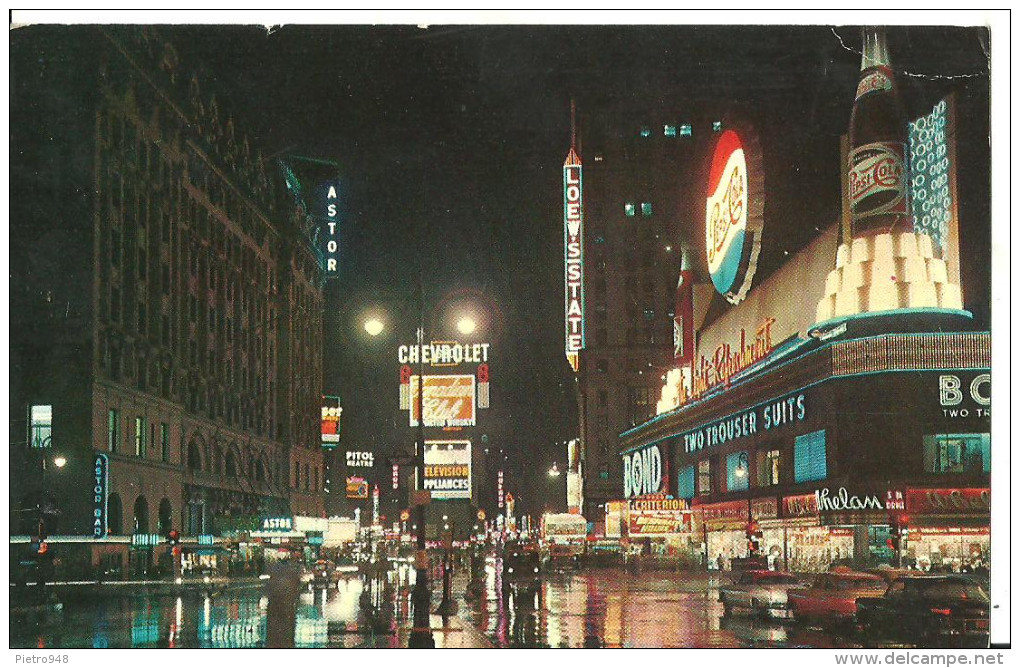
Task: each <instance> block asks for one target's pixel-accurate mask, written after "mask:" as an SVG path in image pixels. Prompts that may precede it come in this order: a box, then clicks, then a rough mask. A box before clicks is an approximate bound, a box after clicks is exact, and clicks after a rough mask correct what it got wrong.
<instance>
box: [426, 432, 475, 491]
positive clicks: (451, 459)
mask: <svg viewBox="0 0 1020 668" xmlns="http://www.w3.org/2000/svg"><path fill="white" fill-rule="evenodd" d="M424 478H425V481H424V485H425V487H424V488H425V490H427V491H429V492H431V493H432V498H433V499H470V498H471V441H461V440H457V441H425V476H424Z"/></svg>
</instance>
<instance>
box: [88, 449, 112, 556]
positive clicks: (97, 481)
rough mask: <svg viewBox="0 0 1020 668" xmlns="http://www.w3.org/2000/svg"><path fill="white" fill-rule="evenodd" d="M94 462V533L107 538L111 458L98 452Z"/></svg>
mask: <svg viewBox="0 0 1020 668" xmlns="http://www.w3.org/2000/svg"><path fill="white" fill-rule="evenodd" d="M92 463H93V466H92V468H93V477H92V535H93V537H95V538H105V537H106V534H107V532H108V531H109V523H108V519H109V499H110V458H109V457H107V456H106V455H105V454H103V453H101V452H97V453H96V457H95V460H94V461H93V462H92Z"/></svg>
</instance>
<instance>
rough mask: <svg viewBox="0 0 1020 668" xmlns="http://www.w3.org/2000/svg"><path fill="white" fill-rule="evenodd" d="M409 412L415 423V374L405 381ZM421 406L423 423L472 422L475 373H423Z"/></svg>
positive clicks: (459, 424)
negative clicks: (407, 384)
mask: <svg viewBox="0 0 1020 668" xmlns="http://www.w3.org/2000/svg"><path fill="white" fill-rule="evenodd" d="M409 390H410V406H409V414H410V421H411V426H412V427H417V426H418V377H417V376H411V378H410V382H409ZM421 404H422V405H421V410H422V411H424V413H425V426H426V427H469V426H472V425H474V424H475V422H476V411H475V377H474V376H471V375H451V376H424V377H423V380H422V401H421Z"/></svg>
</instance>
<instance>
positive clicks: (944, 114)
mask: <svg viewBox="0 0 1020 668" xmlns="http://www.w3.org/2000/svg"><path fill="white" fill-rule="evenodd" d="M909 128H910V204H911V206H910V210H911V212H912V213H913V216H914V230H915V231H916V232H920V233H923V234H927V235H928V236H930V237H931V238H932V241H934V242H935V244H936V246H937V247H938V248H940V249H944V248H945V247H946V242H947V239H948V235H949V225H950V223H951V222H952V218H953V210H954V206H953V191H952V185H951V183H950V179H951V177H952V174H953V170H954V168H955V165H953V164H951V159H952V151H950V148H949V141H950V136H951V133H952V124H951V123H950V108H949V105H948V104H947V103H946V100H941V101H939V103H938V104H936V105H935V107H934V108H933V109H932V111H931V113H930V114H928V115H927V116H922V117H920V118H918V119H917V120H915V121H913V122H912V123H910V125H909Z"/></svg>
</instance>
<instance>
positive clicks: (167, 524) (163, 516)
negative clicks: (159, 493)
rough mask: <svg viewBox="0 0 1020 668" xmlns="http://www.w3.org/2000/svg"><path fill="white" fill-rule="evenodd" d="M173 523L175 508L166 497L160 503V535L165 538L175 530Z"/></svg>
mask: <svg viewBox="0 0 1020 668" xmlns="http://www.w3.org/2000/svg"><path fill="white" fill-rule="evenodd" d="M173 523H174V520H173V507H172V506H171V505H170V499H167V498H165V497H164V498H163V500H162V501H160V502H159V535H161V536H165V535H166V534H167V532H169V531H170V530H171V529H173V528H174V526H173Z"/></svg>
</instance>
